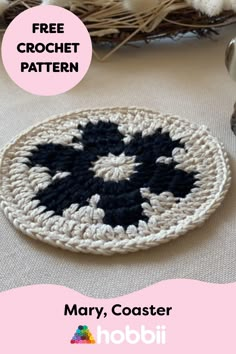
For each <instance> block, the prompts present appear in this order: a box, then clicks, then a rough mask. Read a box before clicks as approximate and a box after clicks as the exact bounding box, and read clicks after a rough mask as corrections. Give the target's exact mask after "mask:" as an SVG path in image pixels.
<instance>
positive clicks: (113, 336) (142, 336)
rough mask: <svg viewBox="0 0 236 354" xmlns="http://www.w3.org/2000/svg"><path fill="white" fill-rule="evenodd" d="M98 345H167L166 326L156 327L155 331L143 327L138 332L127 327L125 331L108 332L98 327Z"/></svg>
mask: <svg viewBox="0 0 236 354" xmlns="http://www.w3.org/2000/svg"><path fill="white" fill-rule="evenodd" d="M96 343H97V344H116V345H118V344H123V343H128V344H138V343H144V344H161V345H163V344H166V326H156V327H155V329H154V330H151V329H147V328H146V327H145V326H144V325H142V326H141V327H140V328H139V329H138V330H137V329H132V328H130V326H129V325H127V326H125V329H124V330H114V331H108V330H107V329H103V328H102V327H101V326H98V327H97V336H96Z"/></svg>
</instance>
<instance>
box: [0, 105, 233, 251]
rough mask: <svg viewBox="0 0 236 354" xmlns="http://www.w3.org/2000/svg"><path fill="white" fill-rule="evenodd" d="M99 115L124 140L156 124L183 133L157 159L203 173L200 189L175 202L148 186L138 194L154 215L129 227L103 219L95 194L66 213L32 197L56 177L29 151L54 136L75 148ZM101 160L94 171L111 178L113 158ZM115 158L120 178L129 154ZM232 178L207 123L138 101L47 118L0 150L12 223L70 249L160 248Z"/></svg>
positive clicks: (2, 198)
mask: <svg viewBox="0 0 236 354" xmlns="http://www.w3.org/2000/svg"><path fill="white" fill-rule="evenodd" d="M98 121H104V122H112V123H115V124H117V125H118V126H119V131H120V133H122V134H123V135H125V139H127V141H129V139H130V137H132V136H133V135H134V134H136V133H140V132H141V133H142V136H143V137H145V136H148V135H150V134H151V133H152V132H154V131H156V130H157V129H159V128H162V131H163V132H169V135H170V137H171V139H173V140H177V139H180V140H181V142H182V143H184V144H185V148H186V149H182V148H175V149H174V150H173V152H172V158H167V159H166V158H165V157H163V158H160V159H158V160H159V163H167V164H169V163H171V159H172V160H173V161H175V162H176V163H177V166H176V168H179V169H182V170H184V171H186V172H194V171H195V172H197V173H198V175H199V179H198V180H197V181H196V182H195V187H194V188H192V190H191V192H190V193H189V194H188V195H187V196H186V197H185V198H180V199H178V203H176V201H177V199H176V198H175V197H174V195H173V194H172V193H170V192H168V191H167V192H163V193H161V194H160V195H156V194H154V193H151V192H150V190H149V188H141V190H140V192H141V195H142V197H143V198H144V199H145V200H146V201H145V202H144V203H143V204H142V208H143V212H144V214H145V215H146V216H147V217H148V218H149V220H148V221H147V222H145V221H143V220H140V221H139V223H138V226H134V225H130V226H128V227H127V229H126V230H125V229H124V228H123V227H122V226H116V227H111V226H110V225H106V224H104V223H103V217H104V211H103V210H102V209H101V208H98V203H99V200H100V196H99V195H93V196H92V197H91V198H90V200H89V203H88V206H83V207H81V208H79V205H78V204H72V205H71V206H70V207H69V208H68V209H66V210H64V212H63V215H62V216H60V215H55V214H54V212H53V211H46V208H45V207H44V206H39V201H38V200H34V197H35V195H36V194H37V192H38V191H39V190H42V189H44V188H46V187H47V186H48V185H50V184H51V183H52V177H51V176H50V174H49V173H48V172H47V168H44V167H39V166H36V167H32V168H29V166H27V164H25V162H27V161H28V157H27V156H30V155H31V152H32V150H34V149H35V146H36V145H38V144H44V143H49V142H50V143H51V142H52V143H56V144H62V145H63V144H64V145H69V146H71V142H72V139H73V137H74V136H75V134H77V135H78V136H80V132H79V131H78V129H77V126H78V122H79V123H80V125H81V126H85V125H86V124H87V123H88V122H92V123H97V122H98ZM125 139H124V140H125ZM79 148H80V149H82V147H81V146H80V147H79ZM110 158H111V159H112V156H110ZM98 161H99V162H98V163H97V166H96V167H95V165H94V166H93V167H94V168H95V169H96V172H97V173H100V175H101V174H102V175H103V176H108V177H109V178H110V179H112V178H113V177H114V175H113V174H111V173H110V172H111V169H108V170H109V171H108V170H107V168H108V162H109V161H108V160H107V159H105V160H104V159H99V160H98ZM113 162H114V163H115V164H116V167H120V168H121V170H120V174H119V173H118V174H117V175H116V178H118V179H122V178H125V177H126V175H125V174H124V171H125V166H126V165H127V166H128V170H129V171H128V172H129V173H130V172H131V168H133V164H134V160H132V158H131V159H128V160H127V159H125V158H124V156H120V157H119V159H116V160H113ZM102 168H103V169H104V171H103V172H101V169H102ZM122 169H123V172H122ZM107 173H108V175H107ZM56 176H57V177H56ZM56 176H54V178H55V177H56V178H63V177H64V175H63V174H62V173H61V172H58V174H56ZM117 176H118V177H117ZM109 178H108V179H109ZM230 179H231V178H230V168H229V161H228V158H227V155H226V153H225V151H224V149H223V147H222V145H221V144H220V143H219V142H218V141H217V139H216V138H214V137H213V136H211V135H210V134H209V132H208V130H207V129H206V127H205V126H197V125H195V124H191V123H189V122H188V121H185V120H183V119H181V118H179V117H176V116H170V115H162V114H160V113H156V112H153V111H151V110H147V109H139V108H135V107H134V108H104V109H92V110H90V109H88V110H84V111H77V112H71V113H67V114H65V115H60V116H56V117H54V118H52V119H50V120H47V121H46V122H43V123H41V124H39V125H37V126H35V127H32V128H31V129H29V130H28V131H26V132H24V133H23V134H21V135H20V136H18V137H17V138H16V139H15V140H14V141H13V142H12V143H10V144H9V145H7V146H6V147H5V148H4V150H3V151H2V154H1V156H0V207H1V208H2V209H3V211H4V213H5V215H6V217H7V218H8V219H9V220H10V222H11V223H12V224H13V225H14V227H16V228H17V229H18V230H20V231H22V232H23V233H24V234H26V235H28V236H30V237H32V238H35V239H38V240H40V241H43V242H46V243H49V244H51V245H53V246H57V247H61V248H63V249H67V250H70V251H73V252H84V253H93V254H101V255H111V254H114V253H127V252H134V251H138V250H144V249H147V248H150V247H153V246H157V245H159V244H161V243H164V242H167V241H170V240H172V239H175V238H176V237H178V236H180V235H182V234H184V233H186V232H187V231H189V230H191V229H193V228H195V227H196V226H199V225H201V224H202V223H203V222H204V221H205V220H206V219H207V218H208V217H209V216H210V215H211V214H212V213H213V212H214V211H215V209H216V208H217V207H218V206H219V205H220V204H221V202H222V200H223V198H224V196H225V194H226V192H227V191H228V189H229V186H230Z"/></svg>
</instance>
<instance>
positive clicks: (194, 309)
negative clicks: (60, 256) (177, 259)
mask: <svg viewBox="0 0 236 354" xmlns="http://www.w3.org/2000/svg"><path fill="white" fill-rule="evenodd" d="M235 299H236V283H235V284H226V285H217V284H207V283H201V282H198V281H193V280H169V281H164V282H161V283H158V284H156V285H153V286H151V287H149V288H147V289H143V290H141V291H138V292H136V293H132V294H129V295H125V296H123V297H119V298H115V299H93V298H89V297H86V296H84V295H81V294H79V293H78V292H76V291H74V290H71V289H68V288H65V287H61V286H56V285H34V286H28V287H24V288H18V289H13V290H10V291H6V292H3V293H1V294H0V314H1V317H0V338H1V340H0V353H6V354H15V353H21V354H32V353H34V354H42V353H53V354H54V353H56V354H71V353H78V352H83V353H96V354H99V353H112V354H115V353H119V354H120V351H121V350H123V351H124V353H128V352H133V353H142V354H143V353H145V352H144V351H145V350H147V352H148V353H149V354H152V353H153V354H154V353H163V354H164V353H168V354H173V353H181V354H189V353H191V354H199V353H214V354H218V353H219V354H222V353H223V352H224V353H227V354H230V353H235V346H236V345H235V326H234V319H235V316H236V305H235Z"/></svg>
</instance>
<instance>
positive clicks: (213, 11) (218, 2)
mask: <svg viewBox="0 0 236 354" xmlns="http://www.w3.org/2000/svg"><path fill="white" fill-rule="evenodd" d="M186 1H187V3H188V4H189V5H191V6H192V7H194V8H195V9H196V10H199V11H201V12H202V13H204V14H206V15H208V16H216V15H219V14H220V13H221V12H222V11H223V9H224V2H225V1H224V0H186Z"/></svg>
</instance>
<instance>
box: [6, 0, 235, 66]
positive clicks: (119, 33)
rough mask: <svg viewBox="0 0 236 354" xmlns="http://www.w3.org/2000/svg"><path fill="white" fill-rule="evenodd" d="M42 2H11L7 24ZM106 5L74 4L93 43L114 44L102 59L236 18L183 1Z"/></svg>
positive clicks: (206, 31)
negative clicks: (144, 7)
mask: <svg viewBox="0 0 236 354" xmlns="http://www.w3.org/2000/svg"><path fill="white" fill-rule="evenodd" d="M40 3H41V2H40V1H39V0H26V1H23V0H13V1H11V2H10V5H9V7H8V9H7V10H6V11H5V13H4V19H5V24H6V25H7V24H9V23H10V22H11V21H12V20H13V19H14V18H15V17H16V16H17V15H18V14H19V13H20V12H22V11H24V10H26V9H27V8H30V7H33V6H36V5H40ZM102 4H103V5H99V1H98V2H94V1H91V0H88V1H83V5H79V6H78V5H76V4H73V5H71V7H70V10H71V11H72V12H74V13H75V14H76V15H78V16H79V17H80V18H81V20H82V21H83V22H84V23H85V25H86V26H87V28H88V30H89V32H90V35H91V37H92V40H93V43H95V44H96V43H98V44H104V43H106V44H107V43H109V44H111V45H112V48H111V50H110V51H109V53H108V54H106V55H105V57H103V58H102V59H106V58H108V56H110V55H111V54H112V53H114V51H116V50H117V49H119V48H120V47H121V46H123V45H125V44H127V43H130V42H137V41H140V40H144V41H146V42H149V41H150V40H153V39H157V38H163V37H171V38H174V37H176V36H178V35H183V34H186V33H192V34H194V35H196V36H206V35H211V34H216V33H217V29H218V28H220V27H222V26H226V25H229V24H232V23H234V22H235V21H236V14H235V13H234V12H232V11H224V12H223V13H221V14H220V15H219V16H216V17H208V16H207V15H203V14H201V13H199V12H198V11H196V10H194V9H193V8H191V7H189V6H188V5H187V4H186V2H185V1H180V0H169V1H168V0H166V1H164V4H162V5H159V6H157V7H156V9H154V10H153V9H152V11H149V12H146V13H143V14H140V15H135V14H133V13H131V12H128V11H127V10H125V9H124V7H123V6H122V4H121V2H120V0H112V1H107V3H106V5H105V6H104V1H102ZM95 55H96V52H95ZM100 59H101V58H100Z"/></svg>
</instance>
